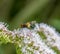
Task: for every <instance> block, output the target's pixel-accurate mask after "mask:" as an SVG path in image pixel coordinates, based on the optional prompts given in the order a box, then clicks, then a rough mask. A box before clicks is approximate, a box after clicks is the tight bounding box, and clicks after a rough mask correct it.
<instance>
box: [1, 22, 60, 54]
mask: <svg viewBox="0 0 60 54" xmlns="http://www.w3.org/2000/svg"><path fill="white" fill-rule="evenodd" d="M0 40H1V41H0V44H2V43H5V44H7V43H14V44H15V46H16V49H17V54H19V53H20V54H60V42H59V41H60V34H59V33H57V32H56V31H55V29H54V28H52V27H50V26H48V25H46V24H43V23H40V24H38V23H36V24H35V27H34V28H33V29H28V28H21V29H17V30H14V31H10V30H8V29H7V27H5V25H4V23H2V22H0ZM57 51H58V52H57Z"/></svg>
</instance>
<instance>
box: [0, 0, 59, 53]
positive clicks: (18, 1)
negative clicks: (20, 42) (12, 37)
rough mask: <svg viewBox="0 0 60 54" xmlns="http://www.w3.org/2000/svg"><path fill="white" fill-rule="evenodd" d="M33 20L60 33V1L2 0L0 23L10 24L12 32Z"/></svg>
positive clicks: (0, 2)
mask: <svg viewBox="0 0 60 54" xmlns="http://www.w3.org/2000/svg"><path fill="white" fill-rule="evenodd" d="M33 20H36V21H37V22H44V23H47V24H49V25H52V26H53V27H55V28H56V29H57V30H58V31H59V32H60V24H59V23H60V0H0V21H1V22H6V23H7V24H9V29H10V30H13V29H16V28H19V27H20V24H22V23H25V22H27V21H33ZM0 51H1V50H0ZM0 54H1V53H0Z"/></svg>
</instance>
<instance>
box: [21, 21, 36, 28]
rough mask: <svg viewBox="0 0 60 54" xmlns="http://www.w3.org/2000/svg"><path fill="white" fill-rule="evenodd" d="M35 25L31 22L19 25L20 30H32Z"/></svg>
mask: <svg viewBox="0 0 60 54" xmlns="http://www.w3.org/2000/svg"><path fill="white" fill-rule="evenodd" d="M35 23H36V21H32V22H27V23H24V24H21V28H25V27H26V28H34V27H35Z"/></svg>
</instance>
